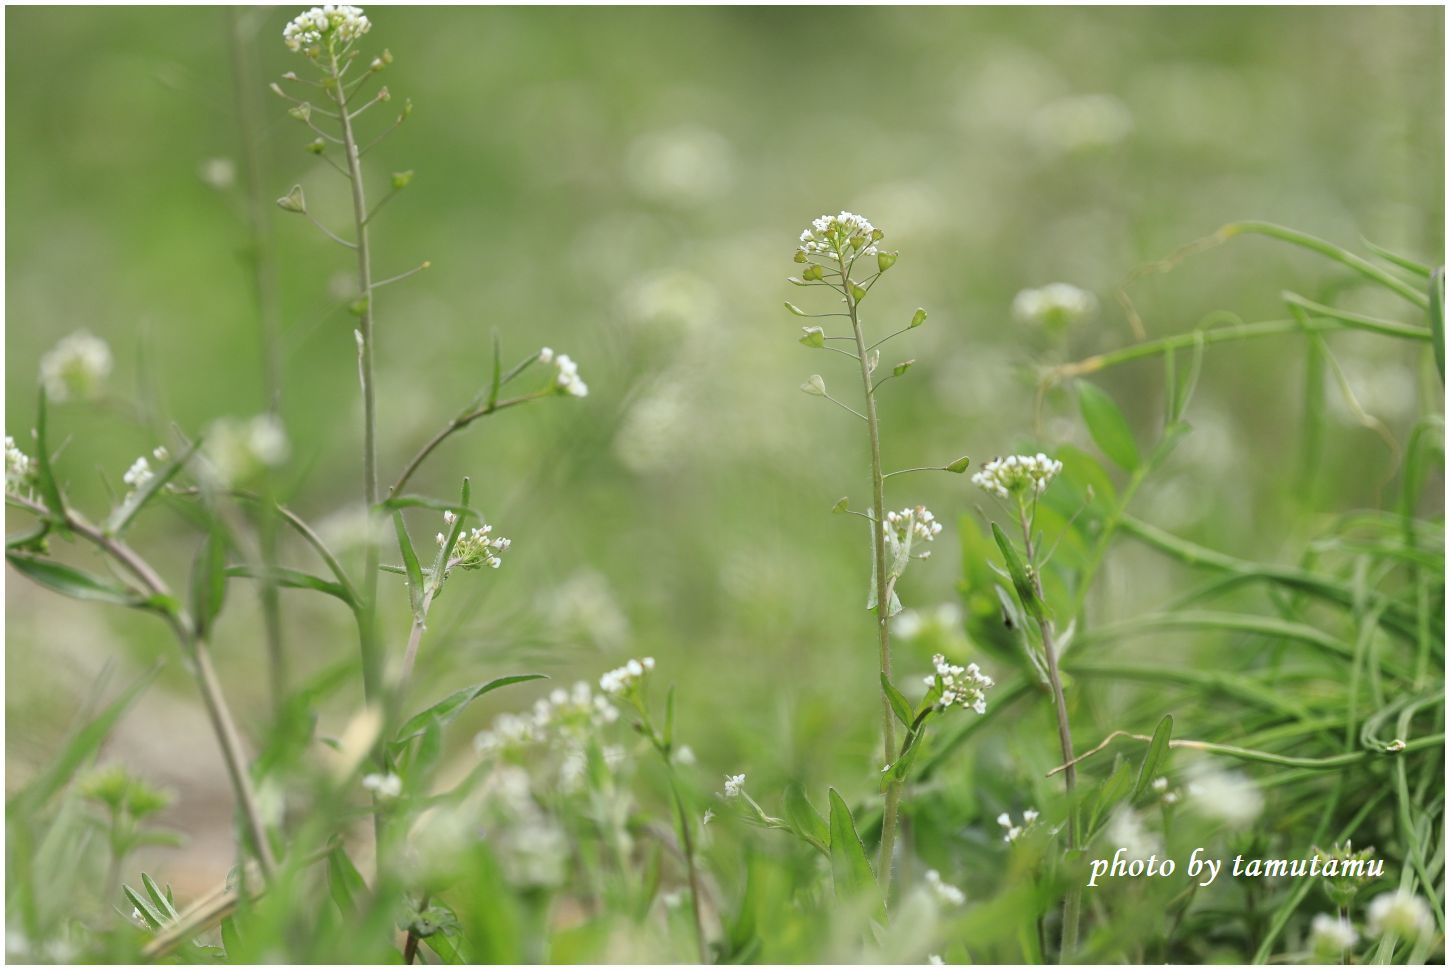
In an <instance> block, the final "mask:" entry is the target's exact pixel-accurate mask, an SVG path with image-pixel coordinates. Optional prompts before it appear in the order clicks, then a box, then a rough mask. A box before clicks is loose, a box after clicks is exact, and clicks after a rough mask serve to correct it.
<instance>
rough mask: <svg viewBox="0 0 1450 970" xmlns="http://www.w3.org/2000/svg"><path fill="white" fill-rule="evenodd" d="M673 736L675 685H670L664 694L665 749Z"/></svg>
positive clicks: (672, 740) (668, 747) (669, 746)
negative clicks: (667, 691)
mask: <svg viewBox="0 0 1450 970" xmlns="http://www.w3.org/2000/svg"><path fill="white" fill-rule="evenodd" d="M674 738H675V687H674V685H673V684H671V685H670V691H669V693H668V694H666V695H665V735H664V742H665V750H666V751H670V750H672V749H671V745H673V744H674Z"/></svg>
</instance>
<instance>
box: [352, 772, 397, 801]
mask: <svg viewBox="0 0 1450 970" xmlns="http://www.w3.org/2000/svg"><path fill="white" fill-rule="evenodd" d="M362 786H363V787H364V788H366V789H367V790H368V791H370V792H372V793H374V794H375V795H377V796H378V797H379V798H397V797H398V796H399V795H401V794H403V779H401V778H399V777H398V776H397V775H395V774H393V773H392V772H391V771H390V772H388V773H387V774H386V775H383V774H377V773H373V774H370V775H364V776H363V780H362Z"/></svg>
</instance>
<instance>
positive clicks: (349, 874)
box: [327, 845, 368, 916]
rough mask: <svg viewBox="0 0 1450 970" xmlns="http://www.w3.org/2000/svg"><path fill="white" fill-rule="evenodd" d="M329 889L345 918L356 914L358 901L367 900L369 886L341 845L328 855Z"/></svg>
mask: <svg viewBox="0 0 1450 970" xmlns="http://www.w3.org/2000/svg"><path fill="white" fill-rule="evenodd" d="M327 887H328V890H329V891H330V892H331V893H332V901H333V902H334V903H336V904H337V908H338V909H339V910H341V911H342V914H343V915H344V916H351V915H353V914H354V913H356V912H357V910H358V900H361V899H366V898H367V893H368V886H367V883H366V882H365V881H364V880H363V877H362V873H360V872H358V871H357V866H355V865H353V864H352V859H351V858H350V857H349V856H348V854H347V852H346V851H345V850H344V849H343V847H342V846H340V845H339V846H337V847H336V848H334V849H333V850H332V851H331V852H329V853H328V855H327Z"/></svg>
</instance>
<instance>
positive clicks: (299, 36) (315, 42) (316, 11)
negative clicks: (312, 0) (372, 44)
mask: <svg viewBox="0 0 1450 970" xmlns="http://www.w3.org/2000/svg"><path fill="white" fill-rule="evenodd" d="M371 28H372V23H371V22H369V21H368V18H367V17H366V16H365V15H364V14H363V12H362V8H361V7H353V6H349V5H347V4H332V3H329V4H327V5H325V6H321V7H313V8H312V9H311V10H307V11H304V12H302V13H300V14H298V15H297V16H296V17H295V18H293V20H292V22H291V23H289V24H288V25H287V26H286V27H284V28H283V29H282V39H283V41H285V42H286V44H287V49H288V50H290V51H300V52H303V53H305V54H306V55H307V56H308V57H316V56H317V55H318V54H320V53H321V52H322V45H323V42H324V41H326V42H327V45H328V47H329V48H331V49H333V50H341V49H342V48H344V47H346V46H347V45H348V44H351V43H352V42H353V41H355V40H357V39H358V38H359V37H361V36H362V35H363V34H366V33H367V32H368V30H369V29H371Z"/></svg>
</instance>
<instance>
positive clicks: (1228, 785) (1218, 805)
mask: <svg viewBox="0 0 1450 970" xmlns="http://www.w3.org/2000/svg"><path fill="white" fill-rule="evenodd" d="M1187 787H1188V799H1189V803H1190V804H1191V805H1192V806H1193V808H1194V809H1195V810H1196V811H1197V812H1198V813H1199V814H1200V815H1203V816H1206V817H1208V818H1212V819H1217V820H1218V821H1220V822H1223V823H1225V824H1227V825H1228V826H1229V827H1230V828H1236V829H1243V828H1247V827H1248V826H1249V825H1250V824H1251V823H1252V822H1253V821H1254V819H1256V818H1258V817H1259V814H1260V813H1261V812H1263V810H1264V796H1263V795H1262V794H1260V792H1259V789H1258V786H1257V785H1255V784H1254V782H1253V780H1252V779H1251V778H1249V777H1247V776H1246V775H1243V774H1240V773H1239V772H1236V771H1218V770H1215V769H1212V768H1207V769H1202V770H1200V771H1199V772H1197V773H1196V774H1195V775H1194V776H1193V779H1192V780H1191V781H1190V782H1189V783H1188V786H1187Z"/></svg>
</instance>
